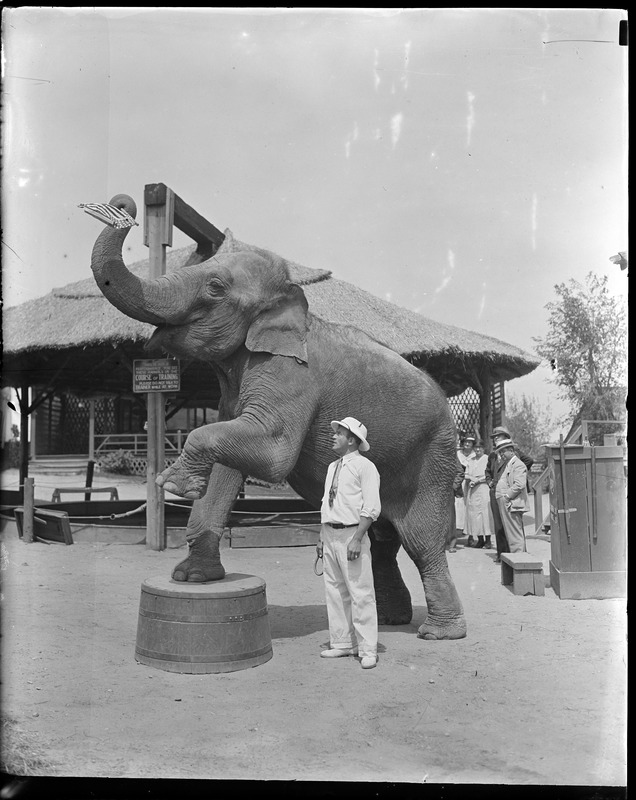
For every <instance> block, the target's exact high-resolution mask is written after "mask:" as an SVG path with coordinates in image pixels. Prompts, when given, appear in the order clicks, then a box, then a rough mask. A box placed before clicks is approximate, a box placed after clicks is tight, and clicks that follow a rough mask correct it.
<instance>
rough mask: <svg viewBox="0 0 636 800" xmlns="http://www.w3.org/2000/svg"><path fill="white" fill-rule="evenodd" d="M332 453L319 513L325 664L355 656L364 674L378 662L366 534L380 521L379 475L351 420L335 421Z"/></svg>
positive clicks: (362, 433) (363, 434)
mask: <svg viewBox="0 0 636 800" xmlns="http://www.w3.org/2000/svg"><path fill="white" fill-rule="evenodd" d="M331 427H332V429H333V431H334V435H333V441H334V444H333V449H334V451H335V452H336V453H337V454H338V456H340V457H339V458H338V460H337V461H334V462H332V463H331V464H330V465H329V468H328V469H327V477H326V480H325V493H324V496H323V498H322V506H321V508H320V520H321V522H322V526H321V532H320V542H319V544H318V546H317V550H318V555H319V556H321V557H322V558H323V570H324V580H325V596H326V602H327V616H328V618H329V641H330V649H329V650H323V652H322V653H321V654H320V655H321V656H322V657H323V658H339V657H341V656H351V655H353V656H355V655H359V656H360V658H361V665H362V668H363V669H372V668H373V667H375V665H376V664H377V661H378V612H377V608H376V603H375V588H374V586H373V571H372V569H371V543H370V542H369V535H368V533H367V531H368V529H369V527H370V526H371V523H372V522H373V521H374V520H376V519H377V518H378V517H379V516H380V475H379V473H378V470H377V468H376V466H375V464H373V462H371V461H369V459H368V458H365V457H364V456H363V455H361V453H363V452H366V451H367V450H369V443H368V442H367V429H366V428H365V426H364V425H363V424H362V423H361V422H359V421H358V420H357V419H354V417H345V418H344V419H343V420H340V421H337V420H334V421H333V422H332V423H331Z"/></svg>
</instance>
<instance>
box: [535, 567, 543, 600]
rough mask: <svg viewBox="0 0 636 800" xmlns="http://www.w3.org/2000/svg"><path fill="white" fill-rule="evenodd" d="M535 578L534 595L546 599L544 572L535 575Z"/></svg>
mask: <svg viewBox="0 0 636 800" xmlns="http://www.w3.org/2000/svg"><path fill="white" fill-rule="evenodd" d="M533 577H534V593H535V595H536V596H537V597H545V580H544V576H543V570H542V571H541V572H540V573H539V572H535V573H533Z"/></svg>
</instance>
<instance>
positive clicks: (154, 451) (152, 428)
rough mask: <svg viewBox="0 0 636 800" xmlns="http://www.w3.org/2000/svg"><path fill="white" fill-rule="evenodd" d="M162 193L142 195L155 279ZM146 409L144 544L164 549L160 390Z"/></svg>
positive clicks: (162, 256) (164, 226)
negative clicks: (146, 459) (145, 524)
mask: <svg viewBox="0 0 636 800" xmlns="http://www.w3.org/2000/svg"><path fill="white" fill-rule="evenodd" d="M163 188H164V189H165V192H156V191H155V192H150V191H148V187H146V192H145V195H144V200H145V217H144V223H145V224H144V228H145V234H144V241H145V244H146V245H147V246H148V248H149V256H148V257H149V261H150V278H151V279H152V278H158V277H160V276H161V275H165V273H166V247H167V246H168V245H171V244H172V223H173V217H174V195H173V193H172V191H171V190H170V189H168V188H167V187H163ZM147 409H148V467H147V470H146V479H147V485H146V499H147V508H146V522H147V530H146V547H147V548H149V549H151V550H164V549H165V547H166V524H165V513H164V500H165V497H164V491H163V489H162V488H161V487H159V486H157V484H156V483H155V479H156V477H157V475H159V474H160V473H161V472H163V470H164V468H165V463H166V454H165V428H166V421H165V416H166V404H165V398H164V395H163V394H162V393H161V392H149V393H148V395H147Z"/></svg>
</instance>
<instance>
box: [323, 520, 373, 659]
mask: <svg viewBox="0 0 636 800" xmlns="http://www.w3.org/2000/svg"><path fill="white" fill-rule="evenodd" d="M355 530H356V529H355V528H342V529H340V530H335V529H334V528H332V527H331V526H330V525H323V526H322V547H323V556H322V560H323V570H324V581H325V597H326V602H327V616H328V618H329V639H330V646H331V647H332V648H333V649H335V650H347V649H350V648H353V649H356V648H357V649H358V655H360V656H361V657H364V656H377V652H378V612H377V608H376V603H375V588H374V585H373V571H372V569H371V543H370V542H369V536H368V534H366V533H365V535H364V536H363V538H362V542H361V543H360V544H361V550H360V555H359V557H358V558H356V559H354V560H353V561H348V560H347V545H348V544H349V542H350V541H351V539H352V537H353V534H354V533H355Z"/></svg>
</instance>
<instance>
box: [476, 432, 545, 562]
mask: <svg viewBox="0 0 636 800" xmlns="http://www.w3.org/2000/svg"><path fill="white" fill-rule="evenodd" d="M490 438H491V439H492V445H493V451H492V453H490V455H489V456H488V463H487V464H486V483H487V484H488V486H489V487H490V507H491V509H492V518H493V522H494V525H495V541H496V543H497V558H496V563H499V562H500V561H501V554H502V553H509V552H510V548H509V547H508V540H507V539H506V534H505V532H504V526H503V521H502V519H501V514H500V513H499V507H498V506H497V501H496V499H495V488H496V486H497V481H498V480H499V478H500V477H501V473H502V471H503V469H504V467H505V466H506V462H505V461H503V460H502V459H501V458H500V457H499V456H498V455H497V453H496V452H495V450H494V448H495V446H496V445H497V442H500V441H501V440H502V439H511V438H512V437H511V436H510V431H509V430H508V428H505V427H504V426H503V425H500V426H498V427H497V428H493V431H492V433H491V434H490ZM515 455H516V456H517V457H518V458H520V459H521V461H523V463H524V464H525V465H526V468H527V470H528V472H529V471H530V467H531V466H532V465H533V464H534V461H533V460H532V459H531V458H530V456H527V455H526V454H525V453H522V452H521V450H519V448H518V447H515Z"/></svg>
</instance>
